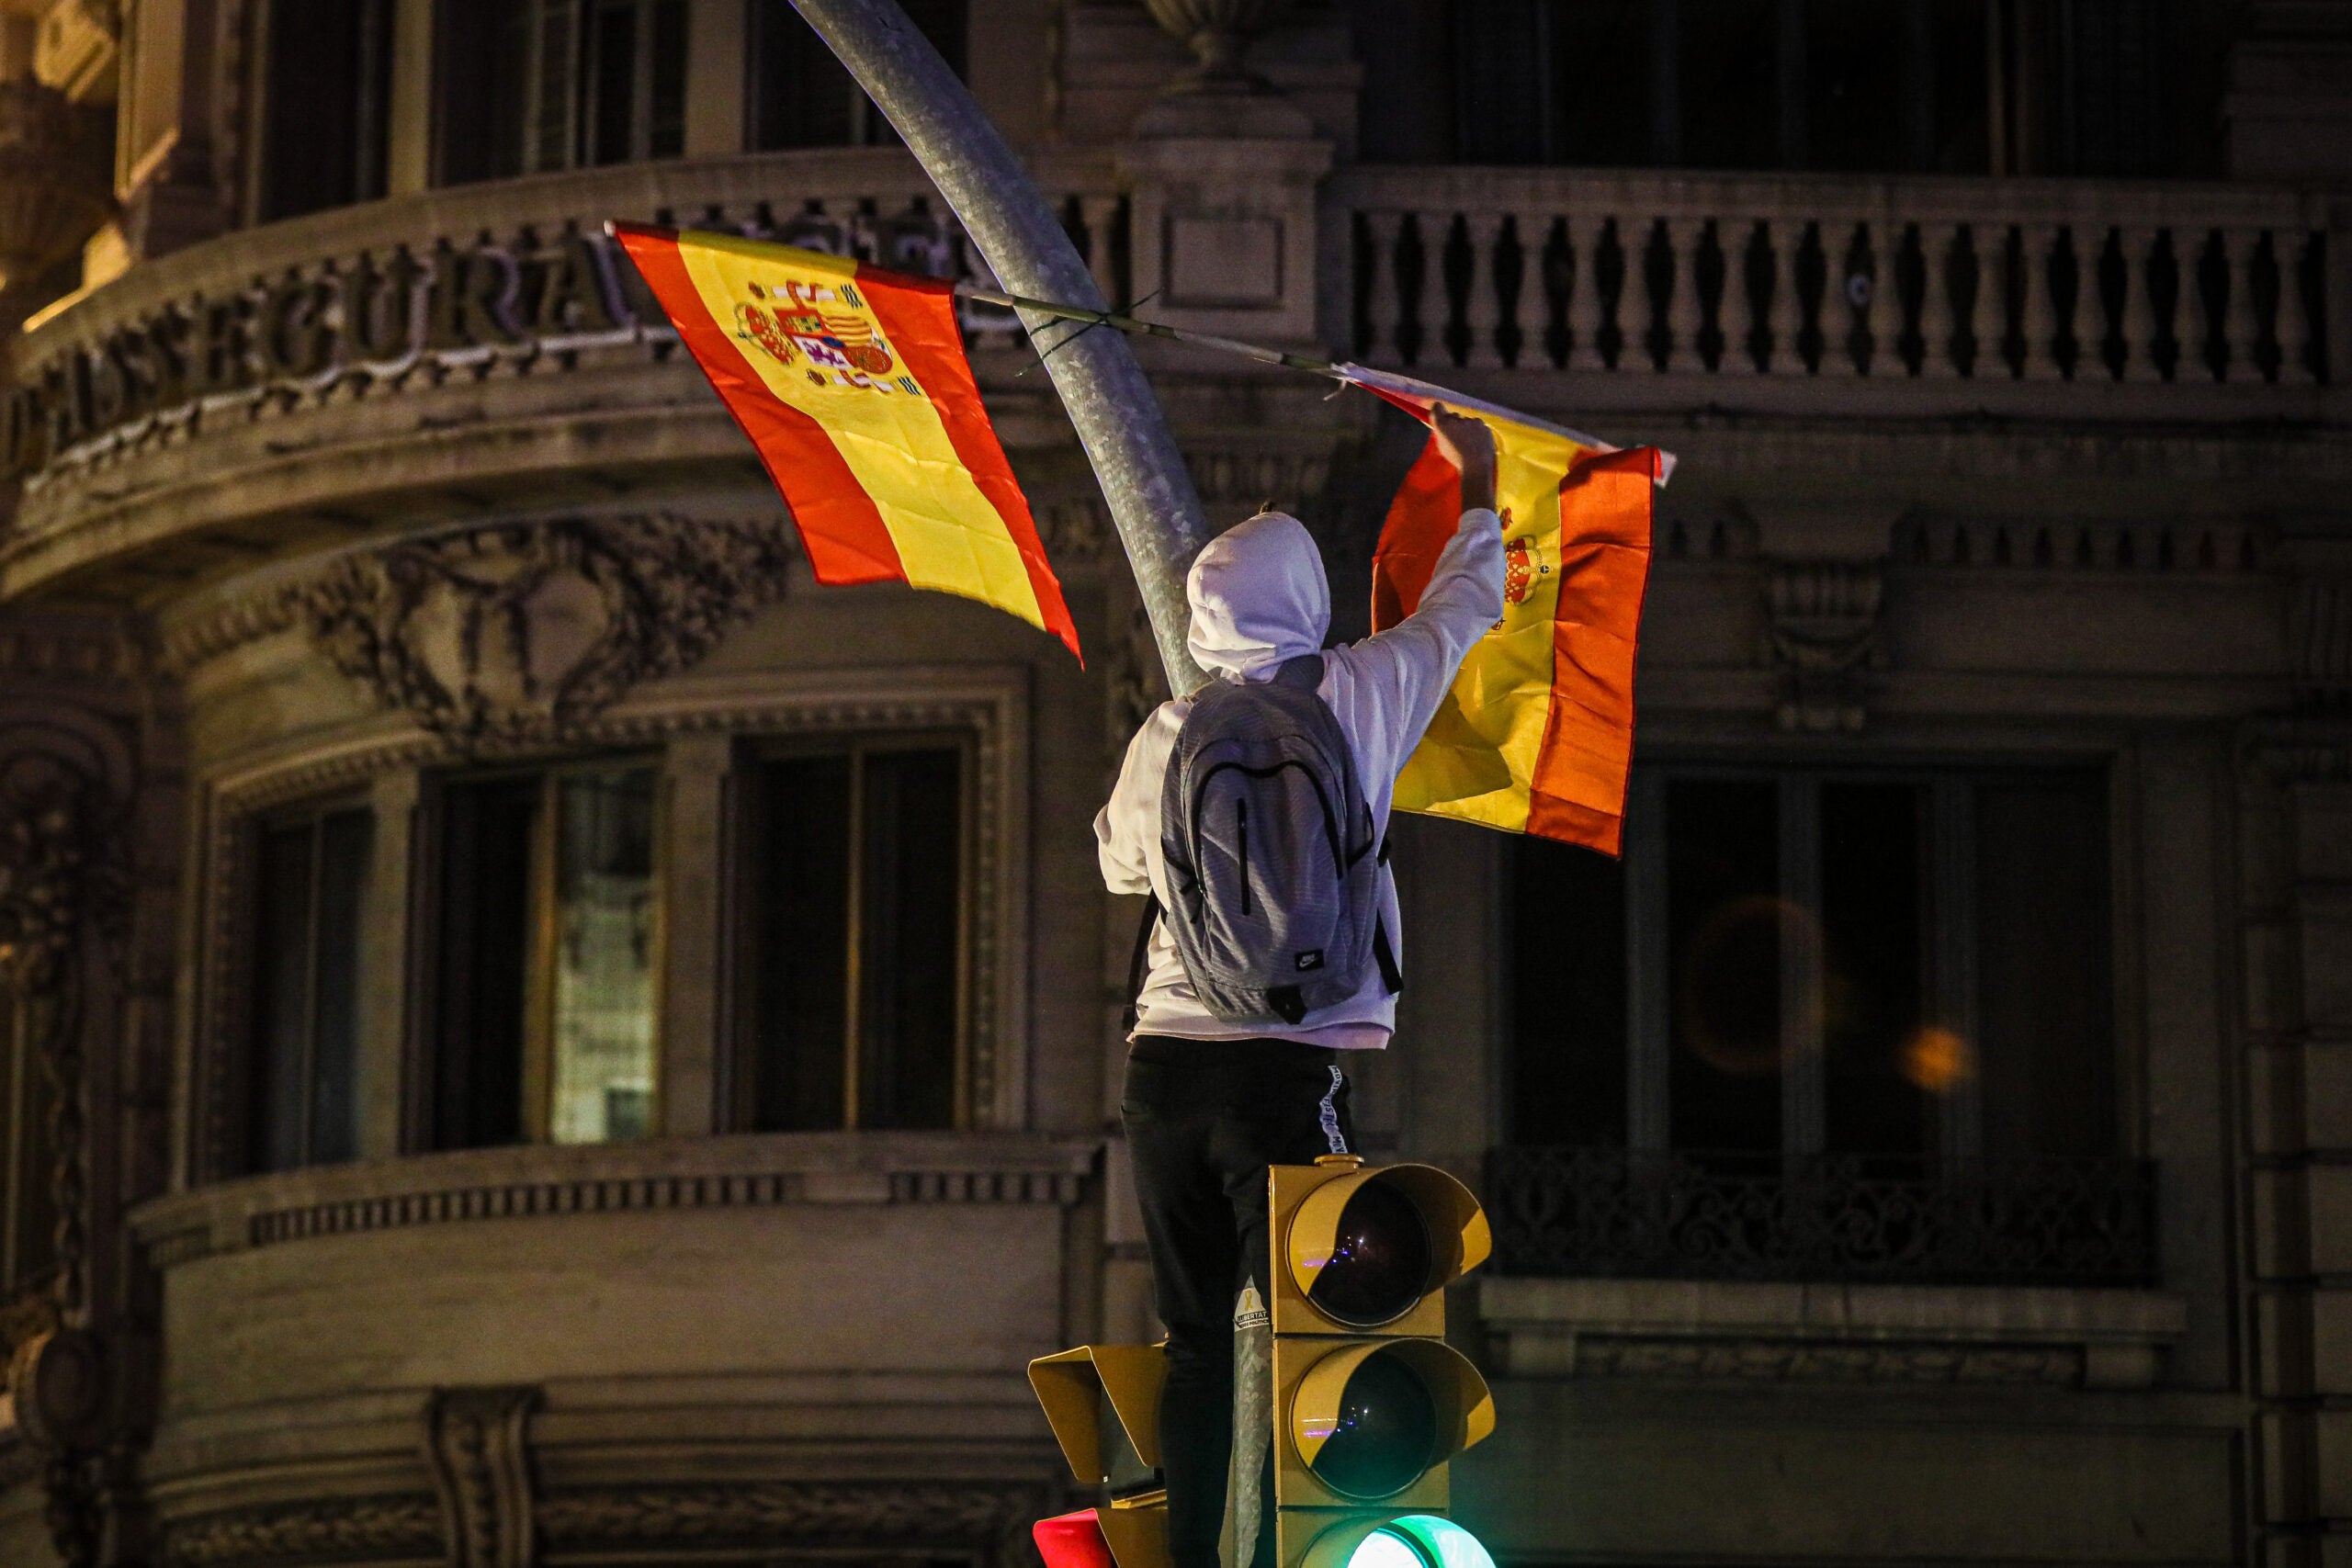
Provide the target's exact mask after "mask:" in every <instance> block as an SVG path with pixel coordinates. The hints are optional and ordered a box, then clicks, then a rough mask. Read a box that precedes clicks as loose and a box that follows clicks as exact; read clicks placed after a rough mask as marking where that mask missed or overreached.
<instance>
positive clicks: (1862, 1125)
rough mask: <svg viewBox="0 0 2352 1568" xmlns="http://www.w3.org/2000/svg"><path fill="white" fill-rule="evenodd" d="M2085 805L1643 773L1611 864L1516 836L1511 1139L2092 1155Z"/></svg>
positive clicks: (2011, 784) (2105, 981) (1934, 786)
mask: <svg viewBox="0 0 2352 1568" xmlns="http://www.w3.org/2000/svg"><path fill="white" fill-rule="evenodd" d="M2105 790H2106V786H2105V782H2104V779H2103V777H2102V775H2100V774H2099V773H2097V772H2095V771H2088V770H2086V771H2081V772H2030V771H2023V770H2019V771H2014V772H1987V773H1981V774H1974V775H1951V774H1942V775H1930V776H1918V775H1911V776H1902V775H1882V776H1877V777H1871V776H1867V775H1838V774H1825V773H1778V774H1772V773H1747V774H1742V773H1686V774H1681V775H1676V774H1672V773H1668V774H1665V775H1660V774H1658V773H1646V772H1645V773H1642V774H1638V775H1637V779H1636V793H1635V796H1634V811H1633V812H1632V814H1630V815H1629V818H1628V824H1629V829H1630V836H1629V840H1628V850H1627V859H1626V862H1625V863H1624V865H1623V869H1622V870H1620V869H1619V868H1618V867H1616V866H1613V865H1611V863H1608V862H1606V861H1603V860H1601V859H1600V857H1598V856H1593V855H1589V854H1587V853H1585V852H1581V851H1577V850H1572V849H1567V848H1564V847H1562V846H1558V845H1553V844H1545V843H1542V842H1540V841H1537V840H1515V841H1514V843H1513V846H1512V850H1511V853H1512V856H1513V862H1514V866H1513V890H1512V893H1511V899H1512V910H1513V941H1512V951H1513V954H1514V960H1513V970H1512V976H1513V978H1512V989H1511V996H1512V998H1513V1010H1512V1026H1511V1027H1512V1060H1513V1063H1514V1066H1513V1069H1512V1071H1513V1092H1512V1094H1511V1097H1510V1102H1511V1108H1512V1110H1511V1126H1510V1135H1511V1137H1512V1138H1513V1139H1514V1140H1516V1141H1517V1142H1520V1143H1522V1144H1530V1145H1607V1146H1628V1145H1630V1146H1635V1147H1649V1148H1671V1149H1676V1150H1681V1151H1688V1152H1691V1153H1695V1154H1705V1155H1720V1156H1731V1157H1732V1158H1733V1161H1734V1166H1735V1167H1737V1166H1738V1161H1739V1160H1740V1159H1742V1158H1753V1157H1756V1156H1763V1157H1765V1158H1767V1159H1776V1158H1777V1157H1778V1156H1782V1155H1803V1156H1852V1157H1855V1158H1858V1159H1860V1160H1861V1161H1862V1162H1863V1165H1862V1168H1863V1169H1864V1170H1866V1171H1867V1170H1884V1171H1890V1172H1895V1171H1903V1170H1917V1169H1919V1168H1923V1167H1925V1166H1928V1165H1930V1164H1933V1163H1934V1162H1936V1161H1938V1160H1944V1159H1952V1158H1959V1159H1968V1158H1973V1157H1976V1156H1988V1157H1992V1158H1996V1159H2019V1158H2031V1157H2036V1156H2088V1157H2103V1156H2111V1155H2112V1154H2113V1153H2114V1152H2115V1147H2116V1136H2117V1120H2118V1115H2117V1107H2116V1099H2115V1087H2114V1077H2115V1075H2114V1062H2113V1054H2114V1034H2113V1032H2114V1022H2113V1018H2112V1016H2111V1012H2110V995H2111V981H2110V970H2109V914H2108V894H2107V882H2108V874H2109V872H2108V861H2107V832H2106V823H2107V805H2106V793H2105Z"/></svg>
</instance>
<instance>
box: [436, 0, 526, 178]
mask: <svg viewBox="0 0 2352 1568" xmlns="http://www.w3.org/2000/svg"><path fill="white" fill-rule="evenodd" d="M533 4H534V0H440V5H439V6H438V8H437V10H436V11H435V17H434V70H433V100H434V101H433V158H434V175H433V177H434V182H435V184H437V185H445V186H451V185H465V184H467V183H469V182H470V181H474V180H495V179H505V178H508V177H510V176H512V175H519V174H521V173H522V172H523V117H524V113H525V108H526V103H527V99H528V95H527V93H526V90H525V83H526V81H527V79H528V77H529V73H530V59H531V51H530V17H531V7H532V5H533Z"/></svg>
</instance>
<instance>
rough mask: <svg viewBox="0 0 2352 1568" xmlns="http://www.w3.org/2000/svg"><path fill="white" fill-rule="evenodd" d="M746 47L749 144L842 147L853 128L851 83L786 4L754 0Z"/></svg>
mask: <svg viewBox="0 0 2352 1568" xmlns="http://www.w3.org/2000/svg"><path fill="white" fill-rule="evenodd" d="M753 26H754V32H753V37H752V49H753V51H754V53H755V62H754V63H755V66H756V69H755V71H754V73H753V76H752V147H753V148H754V150H756V151H759V152H773V151H775V150H777V149H781V148H786V147H844V146H847V145H848V144H849V141H850V137H851V131H852V130H853V128H854V112H855V105H856V102H857V98H858V96H859V95H858V89H857V85H856V84H855V83H854V82H853V81H851V80H850V74H849V72H848V71H847V70H845V69H843V68H842V62H840V61H838V60H836V59H834V58H833V51H831V50H830V49H827V48H826V47H825V45H824V41H823V40H822V39H820V38H818V36H817V34H816V32H815V30H814V29H813V28H810V27H809V24H808V23H807V22H805V21H803V20H801V19H800V13H799V12H797V11H796V10H794V9H793V8H792V4H791V0H759V9H758V11H757V13H756V14H755V16H754V17H753Z"/></svg>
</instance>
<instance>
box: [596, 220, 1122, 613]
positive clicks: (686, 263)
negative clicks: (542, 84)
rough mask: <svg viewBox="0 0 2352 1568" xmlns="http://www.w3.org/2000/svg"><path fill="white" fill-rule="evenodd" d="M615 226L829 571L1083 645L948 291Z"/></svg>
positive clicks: (729, 244) (836, 577) (728, 238)
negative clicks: (964, 605)
mask: <svg viewBox="0 0 2352 1568" xmlns="http://www.w3.org/2000/svg"><path fill="white" fill-rule="evenodd" d="M611 227H612V232H613V235H614V237H615V238H616V239H617V240H618V241H619V242H620V243H621V244H622V246H623V248H625V249H626V250H627V251H628V254H629V258H630V259H631V260H632V261H634V262H635V263H636V264H637V267H638V270H639V272H640V273H642V274H643V275H644V276H645V281H646V283H647V284H648V285H649V286H650V288H652V290H653V294H654V297H655V298H656V299H659V300H660V301H661V302H662V309H663V310H666V311H668V312H669V315H670V320H671V321H672V322H673V324H674V325H675V326H676V327H677V329H678V337H679V341H680V342H682V343H683V344H685V347H686V351H687V352H688V353H689V354H691V355H694V358H695V364H697V365H699V366H700V367H702V371H703V374H704V375H706V376H707V377H708V378H710V384H711V386H712V387H713V388H714V389H716V390H717V391H718V396H719V400H720V401H722V402H723V403H725V404H726V406H727V411H728V412H729V413H731V414H732V415H734V417H735V422H736V423H738V424H740V425H741V426H742V428H743V433H744V434H746V435H748V436H750V437H751V439H752V447H753V448H754V449H755V450H756V451H757V452H758V453H759V456H760V461H761V462H762V464H763V465H764V466H765V467H766V468H767V471H768V476H769V478H771V479H774V480H775V486H776V489H777V490H778V491H781V492H782V493H783V495H784V499H785V502H786V504H787V505H788V506H790V507H791V509H792V518H793V522H794V523H795V525H797V527H798V528H799V530H800V538H801V543H802V545H803V546H804V547H806V549H807V550H808V552H809V566H810V568H811V569H812V570H814V571H815V572H816V575H817V580H818V581H820V582H873V581H885V580H889V579H898V580H900V581H905V582H908V583H910V584H911V585H913V586H914V587H917V588H930V589H936V590H938V591H940V592H948V593H958V594H962V595H963V596H965V597H966V598H970V599H978V600H979V601H981V602H982V603H983V604H993V605H995V606H996V607H997V608H999V609H1001V610H1007V611H1010V612H1011V613H1012V614H1013V615H1019V616H1020V617H1021V618H1022V619H1023V620H1025V621H1027V622H1028V623H1029V624H1030V625H1032V626H1041V627H1043V628H1044V629H1045V630H1046V631H1049V632H1052V633H1053V634H1054V635H1056V636H1057V637H1060V638H1061V639H1062V641H1063V642H1065V643H1067V644H1068V645H1069V649H1070V651H1071V652H1072V653H1076V652H1077V651H1078V631H1077V628H1076V626H1073V625H1072V624H1071V621H1070V615H1069V608H1068V606H1066V605H1065V604H1063V602H1062V592H1061V584H1060V582H1059V581H1057V579H1056V578H1055V576H1054V570H1053V568H1052V567H1051V566H1050V565H1048V564H1047V562H1046V551H1045V547H1044V546H1043V545H1042V544H1041V543H1040V542H1039V540H1038V537H1037V525H1036V523H1035V519H1033V518H1032V517H1031V515H1030V513H1029V502H1028V501H1027V499H1026V498H1025V497H1023V495H1022V493H1021V487H1020V485H1019V484H1018V483H1016V482H1015V481H1014V479H1013V477H1012V466H1011V465H1010V464H1009V463H1007V462H1006V460H1005V456H1004V448H1003V446H1001V445H1000V444H999V443H998V441H997V438H996V431H995V429H994V428H993V427H992V426H991V425H990V424H989V417H988V411H987V410H986V409H985V408H984V407H982V405H981V402H980V393H979V388H978V385H977V384H976V383H975V382H974V381H973V379H972V367H971V365H970V363H969V362H968V361H967V359H966V358H965V355H964V342H963V334H962V330H961V328H960V327H959V326H958V325H957V322H956V303H955V290H954V288H953V286H952V285H950V284H948V283H945V282H944V281H941V280H939V279H936V278H926V277H912V276H907V275H905V274H902V273H893V272H886V271H883V270H882V269H880V268H877V267H873V266H868V265H865V264H864V263H861V262H858V261H854V260H850V259H845V258H843V257H840V256H830V255H826V254H822V253H820V252H816V251H803V250H797V249H795V248H794V247H792V246H789V245H775V244H767V243H762V242H759V241H755V240H745V239H741V238H738V237H736V236H734V235H730V234H705V233H694V232H684V233H682V232H678V231H673V230H667V229H650V228H646V227H643V226H641V225H639V224H633V223H616V224H613V225H612V226H611Z"/></svg>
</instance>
